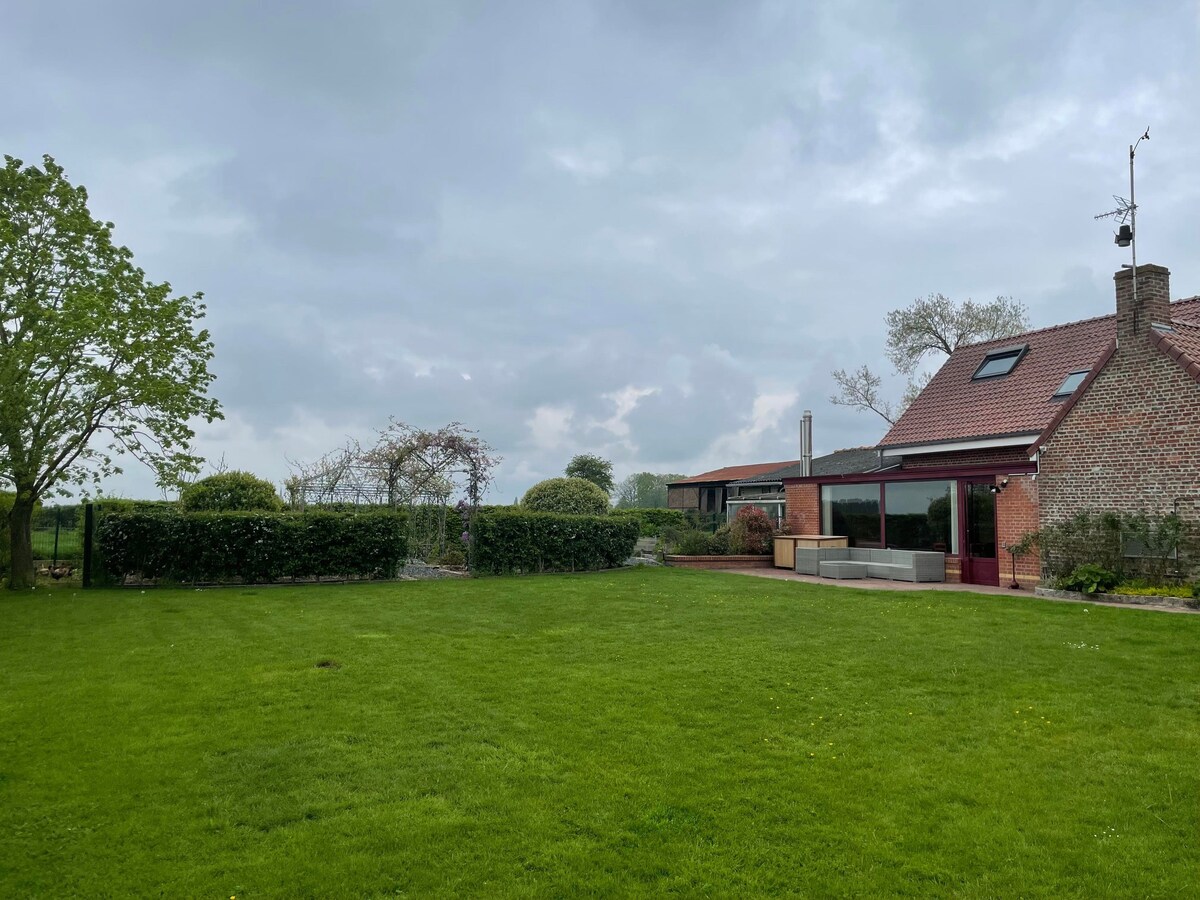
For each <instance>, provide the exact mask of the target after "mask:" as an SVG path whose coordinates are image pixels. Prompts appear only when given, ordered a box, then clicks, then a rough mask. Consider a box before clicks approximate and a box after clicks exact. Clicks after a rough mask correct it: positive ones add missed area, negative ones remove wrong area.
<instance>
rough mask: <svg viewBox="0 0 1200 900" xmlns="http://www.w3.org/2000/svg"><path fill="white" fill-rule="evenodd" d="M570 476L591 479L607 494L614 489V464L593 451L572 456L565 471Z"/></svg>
mask: <svg viewBox="0 0 1200 900" xmlns="http://www.w3.org/2000/svg"><path fill="white" fill-rule="evenodd" d="M563 474H565V475H566V476H567V477H568V478H582V479H584V480H585V481H590V482H591V483H592V484H594V485H595V486H596V487H598V488H600V490H602V491H604V493H606V494H611V493H612V489H613V464H612V463H611V462H609V461H608V460H607V459H604V458H603V457H600V456H594V455H593V454H591V453H580V454H579V455H578V456H575V457H572V459H571V461H570V462H569V463H567V468H566V471H565V472H564V473H563Z"/></svg>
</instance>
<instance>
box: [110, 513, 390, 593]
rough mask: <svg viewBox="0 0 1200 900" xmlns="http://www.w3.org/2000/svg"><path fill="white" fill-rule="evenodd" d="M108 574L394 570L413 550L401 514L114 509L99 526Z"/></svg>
mask: <svg viewBox="0 0 1200 900" xmlns="http://www.w3.org/2000/svg"><path fill="white" fill-rule="evenodd" d="M96 535H97V542H98V549H99V553H98V554H97V556H98V563H99V565H98V569H99V572H100V575H101V577H102V578H103V579H104V580H107V581H109V582H116V583H120V582H122V581H124V579H125V577H126V576H128V575H135V574H137V575H141V576H142V577H144V578H160V579H163V580H164V581H170V582H196V581H228V580H232V579H238V578H240V579H242V580H243V581H248V582H256V581H274V580H275V579H278V578H288V577H292V578H311V577H319V576H345V575H357V576H366V577H385V578H387V577H392V576H393V575H394V574H395V573H396V570H397V569H398V568H399V566H400V565H401V564H402V563H403V562H404V559H405V557H406V556H407V552H408V547H407V541H406V537H405V522H404V517H403V516H401V515H397V514H395V513H390V512H387V513H367V514H364V515H354V514H351V513H333V512H311V513H308V514H306V515H296V514H291V513H262V512H257V513H256V512H231V513H213V512H208V513H181V512H175V511H168V510H162V511H154V512H113V513H108V514H106V515H104V516H101V517H100V519H99V522H98V523H97V527H96Z"/></svg>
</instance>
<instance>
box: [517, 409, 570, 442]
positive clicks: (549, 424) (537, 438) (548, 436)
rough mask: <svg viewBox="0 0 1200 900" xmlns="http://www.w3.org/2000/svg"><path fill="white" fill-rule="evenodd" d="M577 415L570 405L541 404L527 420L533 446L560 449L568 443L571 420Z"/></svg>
mask: <svg viewBox="0 0 1200 900" xmlns="http://www.w3.org/2000/svg"><path fill="white" fill-rule="evenodd" d="M574 417H575V413H574V410H572V408H571V407H570V406H539V407H537V408H536V409H535V410H534V411H533V416H532V417H531V418H530V419H528V420H527V421H526V424H527V425H528V426H529V435H530V438H531V439H532V440H533V446H534V447H535V448H536V449H538V450H559V449H561V448H563V447H565V446H566V445H567V443H568V440H569V438H570V434H571V420H572V419H573V418H574Z"/></svg>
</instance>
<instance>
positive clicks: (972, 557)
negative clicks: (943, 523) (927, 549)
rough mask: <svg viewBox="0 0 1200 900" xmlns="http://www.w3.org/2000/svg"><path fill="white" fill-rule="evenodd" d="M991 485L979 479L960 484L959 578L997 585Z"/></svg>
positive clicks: (991, 483) (993, 497)
mask: <svg viewBox="0 0 1200 900" xmlns="http://www.w3.org/2000/svg"><path fill="white" fill-rule="evenodd" d="M994 484H995V482H993V481H980V482H966V483H965V484H964V485H963V494H964V497H963V500H964V501H965V502H964V513H965V514H964V515H963V534H962V536H961V537H962V546H963V554H962V580H963V582H964V583H966V584H995V585H998V584H1000V562H999V559H998V558H997V555H996V494H995V492H994V490H993V486H994Z"/></svg>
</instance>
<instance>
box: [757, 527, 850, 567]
mask: <svg viewBox="0 0 1200 900" xmlns="http://www.w3.org/2000/svg"><path fill="white" fill-rule="evenodd" d="M847 546H849V538H847V537H846V536H845V535H834V534H777V535H775V568H777V569H794V568H796V548H797V547H805V548H807V549H815V548H817V547H847Z"/></svg>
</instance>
